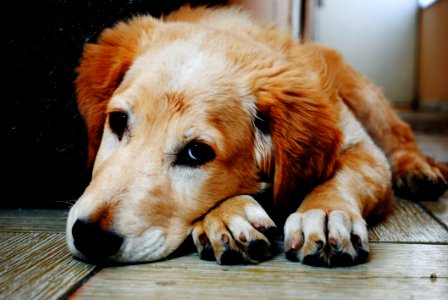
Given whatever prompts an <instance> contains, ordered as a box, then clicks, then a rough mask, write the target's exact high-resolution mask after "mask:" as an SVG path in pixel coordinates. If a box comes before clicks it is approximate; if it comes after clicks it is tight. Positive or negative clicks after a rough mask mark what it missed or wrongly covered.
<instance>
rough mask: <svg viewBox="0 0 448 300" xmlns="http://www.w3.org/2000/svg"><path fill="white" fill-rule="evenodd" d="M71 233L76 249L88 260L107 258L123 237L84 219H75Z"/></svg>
mask: <svg viewBox="0 0 448 300" xmlns="http://www.w3.org/2000/svg"><path fill="white" fill-rule="evenodd" d="M72 234H73V239H74V244H75V247H76V249H78V251H79V252H81V253H82V254H83V255H84V256H85V257H86V258H87V259H88V260H90V261H104V260H107V258H109V257H110V256H112V255H114V254H116V253H117V252H118V250H119V249H120V247H121V244H122V243H123V238H121V237H120V236H119V235H117V234H116V233H114V232H112V231H110V230H104V229H102V228H101V227H100V225H99V224H98V223H90V222H87V221H84V220H76V222H75V225H73V228H72Z"/></svg>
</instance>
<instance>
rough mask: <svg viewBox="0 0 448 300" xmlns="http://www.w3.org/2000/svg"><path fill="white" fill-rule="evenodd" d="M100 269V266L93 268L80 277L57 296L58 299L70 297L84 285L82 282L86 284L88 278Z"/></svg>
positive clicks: (63, 299)
mask: <svg viewBox="0 0 448 300" xmlns="http://www.w3.org/2000/svg"><path fill="white" fill-rule="evenodd" d="M102 269H103V268H102V267H96V268H94V269H93V270H92V271H91V272H89V273H88V274H87V275H86V276H84V277H83V278H81V279H80V280H79V281H78V282H77V283H75V284H74V285H73V286H72V287H70V288H69V289H68V290H67V291H65V293H64V294H62V296H60V297H59V299H61V300H65V299H70V297H71V296H73V295H75V294H76V292H77V291H78V290H79V289H81V288H82V287H83V286H84V284H86V283H87V282H88V281H89V280H90V279H92V278H93V277H95V275H96V274H98V272H100V271H101V270H102Z"/></svg>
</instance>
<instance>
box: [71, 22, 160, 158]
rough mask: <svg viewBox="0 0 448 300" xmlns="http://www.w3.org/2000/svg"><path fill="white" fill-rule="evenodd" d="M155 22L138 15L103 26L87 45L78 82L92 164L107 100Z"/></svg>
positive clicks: (96, 150) (101, 130)
mask: <svg viewBox="0 0 448 300" xmlns="http://www.w3.org/2000/svg"><path fill="white" fill-rule="evenodd" d="M155 24H156V21H155V20H154V19H152V18H151V17H136V18H134V19H132V20H131V21H129V22H121V23H118V24H117V25H115V26H114V27H112V28H110V29H106V30H104V31H103V32H102V33H101V35H100V37H99V39H98V41H97V42H96V43H94V44H93V43H89V44H86V45H85V46H84V52H83V55H82V58H81V61H80V65H79V67H78V68H77V69H76V71H77V73H78V77H77V79H76V82H75V84H76V94H77V100H78V108H79V111H80V113H81V115H82V117H83V118H84V120H85V122H86V126H87V134H88V139H89V146H88V147H89V148H88V162H87V165H88V167H92V166H93V162H94V160H95V156H96V153H97V152H98V148H99V146H100V143H101V137H102V133H103V128H104V122H105V119H106V116H105V110H106V107H107V103H108V102H109V99H110V98H111V96H112V94H113V93H114V91H115V90H116V89H117V87H118V86H119V85H120V83H121V81H122V79H123V77H124V75H125V73H126V71H127V70H128V69H129V67H130V65H131V63H132V61H133V59H134V58H135V56H136V55H137V54H138V52H139V48H140V47H141V45H140V43H141V35H142V34H149V33H150V32H151V31H152V30H153V27H154V26H155Z"/></svg>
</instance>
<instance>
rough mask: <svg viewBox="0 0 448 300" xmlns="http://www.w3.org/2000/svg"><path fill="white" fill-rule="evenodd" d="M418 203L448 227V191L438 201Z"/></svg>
mask: <svg viewBox="0 0 448 300" xmlns="http://www.w3.org/2000/svg"><path fill="white" fill-rule="evenodd" d="M419 204H420V205H421V206H423V207H424V208H425V209H427V210H428V211H429V212H430V213H431V214H432V215H433V216H434V217H435V218H437V220H439V222H440V223H442V224H444V226H445V228H448V192H447V193H445V194H444V195H443V196H442V197H441V198H440V199H439V201H422V202H420V203H419Z"/></svg>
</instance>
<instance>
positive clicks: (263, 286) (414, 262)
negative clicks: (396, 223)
mask: <svg viewBox="0 0 448 300" xmlns="http://www.w3.org/2000/svg"><path fill="white" fill-rule="evenodd" d="M371 246H372V247H371V248H372V255H371V258H370V261H369V262H368V263H367V264H363V265H359V266H355V267H351V268H333V269H328V268H315V267H309V266H304V265H302V264H299V263H293V262H290V261H288V260H286V259H285V258H284V256H283V255H279V256H277V257H275V258H274V259H273V260H271V261H268V262H264V263H262V264H259V265H249V266H229V267H226V266H219V265H217V264H216V263H213V262H206V261H200V260H199V258H198V257H197V256H196V255H189V256H186V257H181V258H177V259H173V260H169V261H166V262H159V263H152V264H142V265H134V266H126V267H113V268H105V269H103V270H101V271H100V272H99V273H97V274H96V276H94V277H92V278H91V279H90V280H89V281H88V282H87V283H86V284H84V286H83V287H82V288H81V289H80V290H78V291H77V293H76V294H75V295H74V296H75V297H74V298H75V299H91V298H95V299H123V298H130V299H323V298H331V299H366V298H367V299H422V298H425V299H446V295H447V294H446V293H447V291H448V259H447V253H448V246H447V245H417V244H392V243H384V244H383V243H373V244H372V245H371Z"/></svg>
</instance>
